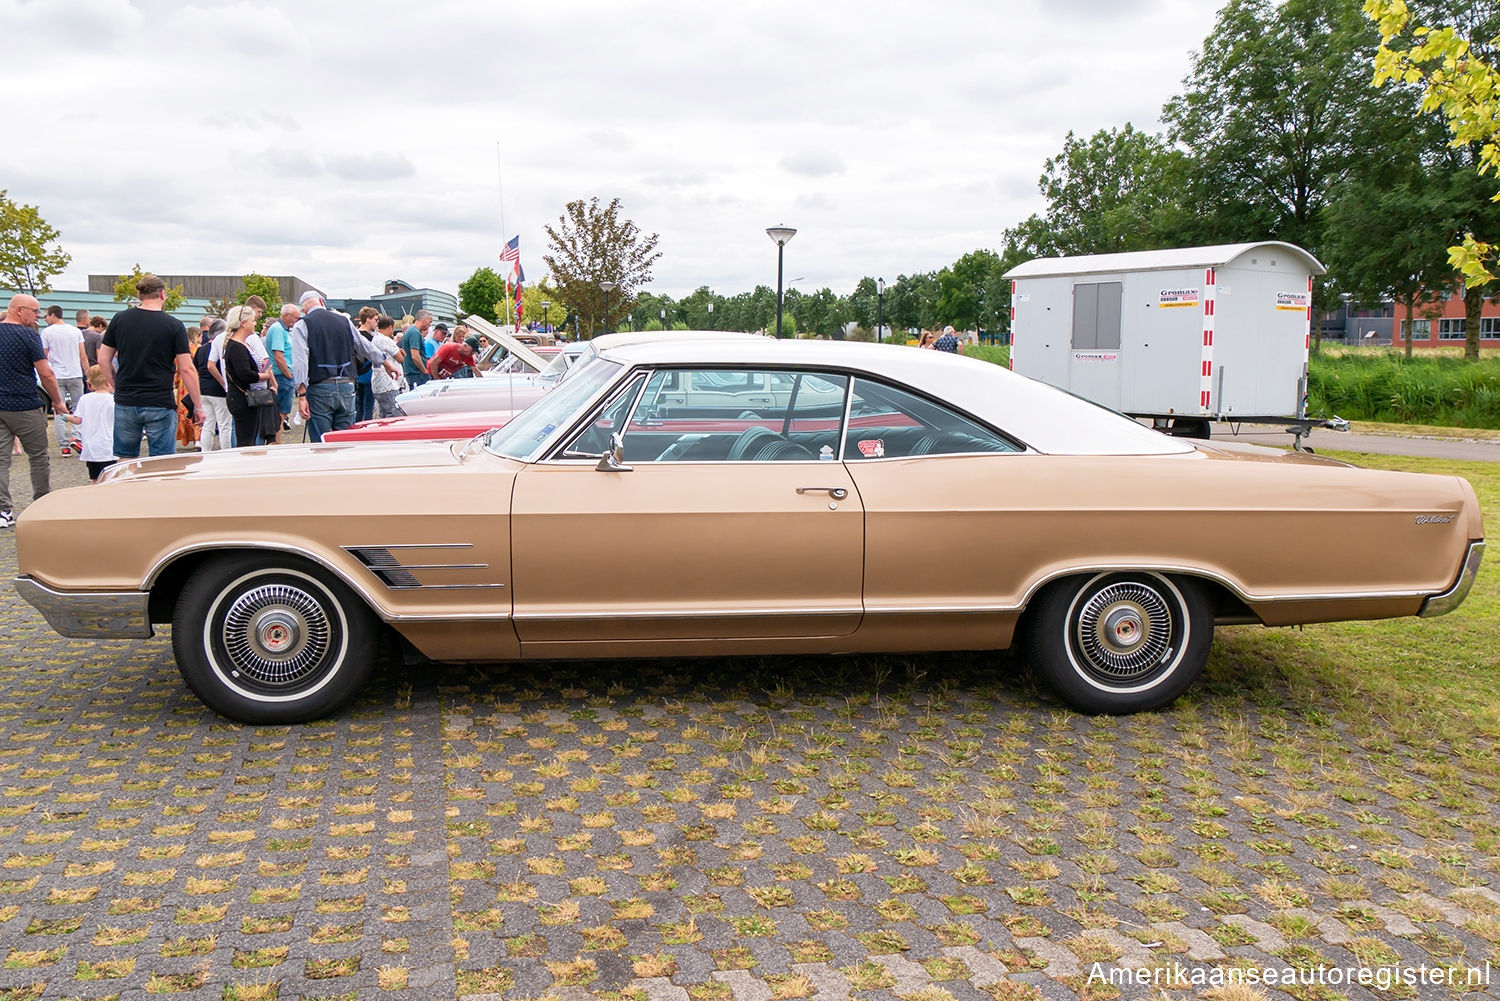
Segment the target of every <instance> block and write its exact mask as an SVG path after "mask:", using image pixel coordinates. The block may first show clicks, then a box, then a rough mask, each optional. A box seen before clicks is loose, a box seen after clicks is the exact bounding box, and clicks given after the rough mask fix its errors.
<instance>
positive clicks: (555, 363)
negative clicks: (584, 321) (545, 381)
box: [542, 344, 595, 378]
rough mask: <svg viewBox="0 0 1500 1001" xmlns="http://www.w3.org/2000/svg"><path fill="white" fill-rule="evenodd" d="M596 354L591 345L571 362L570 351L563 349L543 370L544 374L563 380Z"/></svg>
mask: <svg viewBox="0 0 1500 1001" xmlns="http://www.w3.org/2000/svg"><path fill="white" fill-rule="evenodd" d="M594 354H595V352H594V346H593V345H592V344H590V345H588V346H587V347H585V348H584V349H583V350H582V351H580V352H578V353H577V354H576V355H574V356H573V360H572V361H571V362H569V360H568V349H567V348H563V349H562V350H561V351H559V352H558V353H557V355H556V356H555V357H553V359H552V360H551V361H550V362H548V363H547V367H546V368H544V369H542V374H543V375H549V376H552V377H554V378H561V377H562V376H564V375H566V374H567V373H568V372H570V371H572V370H573V369H575V368H578V367H579V366H580V365H582V364H583V363H584V362H586V361H590V360H592V359H593V357H594Z"/></svg>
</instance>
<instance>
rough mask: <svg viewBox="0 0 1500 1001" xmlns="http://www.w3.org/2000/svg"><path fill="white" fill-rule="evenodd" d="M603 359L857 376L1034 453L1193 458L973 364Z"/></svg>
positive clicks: (784, 349) (890, 353) (620, 350)
mask: <svg viewBox="0 0 1500 1001" xmlns="http://www.w3.org/2000/svg"><path fill="white" fill-rule="evenodd" d="M599 356H600V357H601V358H608V359H609V360H611V361H616V362H621V363H623V364H626V365H653V366H655V365H682V366H690V365H710V366H716V365H766V366H775V367H785V366H802V365H805V366H808V367H809V368H820V369H835V370H842V371H852V372H853V373H854V375H855V377H856V378H858V377H859V374H860V373H861V372H865V373H868V374H869V375H870V376H873V377H876V378H879V379H882V380H885V381H889V382H892V383H894V384H896V385H898V386H901V385H905V386H910V387H911V388H913V389H915V390H917V391H918V392H920V393H924V394H926V395H927V396H930V397H932V398H933V399H934V400H940V401H947V402H949V403H951V404H952V405H953V406H955V407H957V408H958V409H960V410H963V411H966V412H968V413H970V414H973V415H974V416H975V417H978V418H980V419H981V420H983V421H986V422H988V423H989V424H992V425H993V426H994V427H996V428H998V429H1000V430H1001V431H1004V432H1006V433H1008V434H1010V435H1013V436H1014V437H1016V438H1018V439H1019V440H1020V441H1022V442H1024V443H1025V444H1027V445H1029V446H1031V447H1032V448H1034V449H1036V450H1037V451H1039V452H1046V453H1049V454H1053V455H1169V454H1177V453H1186V452H1192V451H1194V448H1193V446H1192V445H1191V444H1189V443H1187V442H1186V441H1184V440H1183V439H1181V438H1171V437H1168V436H1167V435H1164V434H1159V433H1157V432H1156V431H1153V430H1151V429H1150V428H1148V427H1146V426H1144V425H1142V424H1138V423H1136V422H1135V421H1133V420H1131V419H1130V418H1129V417H1125V416H1123V415H1121V414H1117V413H1115V412H1114V411H1113V410H1107V409H1105V408H1104V407H1101V406H1098V405H1097V404H1094V403H1090V402H1088V401H1087V400H1084V399H1080V398H1079V397H1076V396H1073V395H1071V394H1069V393H1064V392H1063V391H1062V390H1060V389H1054V388H1052V387H1051V386H1048V385H1046V384H1045V383H1041V382H1035V381H1033V380H1031V379H1028V378H1026V377H1025V376H1022V375H1016V374H1015V373H1014V372H1011V371H1009V370H1008V369H1004V368H1001V367H1000V366H999V365H995V364H993V363H991V362H987V361H980V360H979V359H978V358H965V357H963V356H961V355H951V354H947V353H945V352H942V351H923V350H920V349H918V348H911V347H906V346H904V345H895V344H867V343H861V342H857V341H820V340H790V339H789V340H779V341H778V340H776V339H775V338H768V337H745V338H717V339H710V338H703V339H699V340H679V341H663V340H661V339H657V340H655V341H645V342H638V343H634V344H621V345H619V346H617V347H613V348H608V349H606V350H603V351H600V352H599Z"/></svg>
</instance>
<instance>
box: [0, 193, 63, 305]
mask: <svg viewBox="0 0 1500 1001" xmlns="http://www.w3.org/2000/svg"><path fill="white" fill-rule="evenodd" d="M48 244H52V245H53V246H52V248H51V249H50V250H49V249H48V246H47V245H48ZM56 244H57V230H55V229H53V228H52V227H51V226H49V225H47V221H46V220H45V219H43V218H42V216H41V213H40V212H38V211H37V207H36V206H35V205H22V204H21V203H19V202H13V201H11V200H10V198H8V197H7V196H6V192H5V191H3V190H0V279H3V280H4V282H5V284H6V285H8V286H10V287H11V288H13V289H25V290H26V291H27V292H29V293H31V294H32V295H38V294H41V295H45V294H47V293H48V292H51V291H52V285H51V281H52V277H53V275H56V274H59V273H60V272H61V271H62V270H63V269H64V268H66V267H67V266H68V262H70V261H71V260H72V259H73V258H72V257H71V256H70V255H69V254H67V253H66V252H65V251H64V250H63V249H62V248H61V247H59V246H57V245H56Z"/></svg>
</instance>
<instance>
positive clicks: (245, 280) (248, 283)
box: [234, 271, 281, 317]
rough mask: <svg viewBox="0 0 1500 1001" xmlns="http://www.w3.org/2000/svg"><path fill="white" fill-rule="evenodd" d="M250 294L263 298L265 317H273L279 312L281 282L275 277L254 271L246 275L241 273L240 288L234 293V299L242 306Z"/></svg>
mask: <svg viewBox="0 0 1500 1001" xmlns="http://www.w3.org/2000/svg"><path fill="white" fill-rule="evenodd" d="M252 295H258V296H260V297H261V298H262V299H264V300H265V303H266V317H274V316H275V315H276V314H278V313H280V312H281V283H280V282H278V281H277V280H276V279H274V278H268V277H267V276H265V275H262V274H257V273H256V272H254V271H252V272H250V273H249V274H248V275H242V276H241V277H240V290H239V292H237V293H235V297H234V301H235V302H237V303H239V304H240V305H241V306H243V305H244V304H245V302H246V300H248V299H249V298H250V297H251V296H252Z"/></svg>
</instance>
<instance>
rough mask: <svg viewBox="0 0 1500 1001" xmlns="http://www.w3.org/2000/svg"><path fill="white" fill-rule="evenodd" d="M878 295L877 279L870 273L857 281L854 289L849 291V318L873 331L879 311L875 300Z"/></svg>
mask: <svg viewBox="0 0 1500 1001" xmlns="http://www.w3.org/2000/svg"><path fill="white" fill-rule="evenodd" d="M878 295H879V292H878V290H877V289H876V287H875V279H873V278H871V277H870V276H869V275H866V276H865V277H863V278H861V279H860V280H859V281H858V282H856V283H855V285H854V291H853V292H850V293H849V298H848V299H847V300H846V302H847V303H848V306H849V319H851V320H853V321H854V322H855V323H857V324H859V325H860V326H861V327H865V328H867V329H869V330H872V331H873V330H874V329H875V319H876V317H875V314H876V312H877V310H876V308H875V306H876V302H875V300H876V298H877V296H878Z"/></svg>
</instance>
